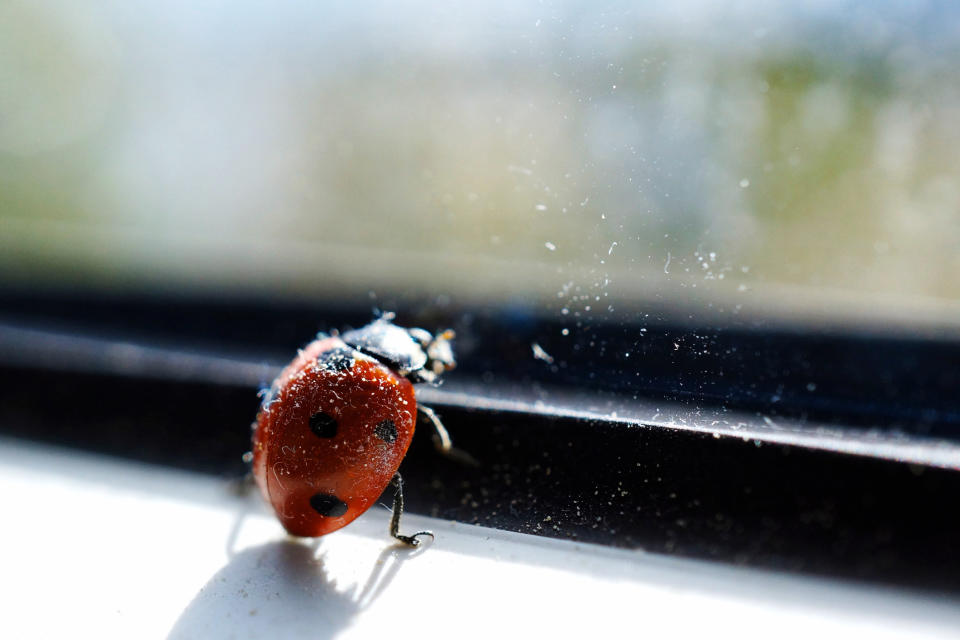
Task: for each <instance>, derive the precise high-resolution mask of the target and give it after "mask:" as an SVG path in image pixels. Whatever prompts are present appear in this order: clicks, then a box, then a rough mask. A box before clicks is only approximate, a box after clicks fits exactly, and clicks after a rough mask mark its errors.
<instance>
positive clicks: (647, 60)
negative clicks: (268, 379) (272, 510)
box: [0, 0, 960, 329]
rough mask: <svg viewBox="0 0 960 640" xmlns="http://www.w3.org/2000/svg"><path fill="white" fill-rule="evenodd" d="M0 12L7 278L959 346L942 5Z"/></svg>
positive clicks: (122, 7)
mask: <svg viewBox="0 0 960 640" xmlns="http://www.w3.org/2000/svg"><path fill="white" fill-rule="evenodd" d="M665 4H667V3H624V2H617V3H589V2H560V3H551V2H542V3H541V2H527V3H515V2H510V3H507V2H501V3H466V4H455V3H442V4H434V3H426V2H399V3H398V2H389V3H387V2H382V3H372V4H371V3H368V4H363V5H359V4H357V5H355V4H352V3H313V2H301V3H296V2H278V3H250V2H208V3H192V2H186V1H183V0H177V1H172V2H135V1H134V2H120V1H116V2H93V3H85V4H84V5H83V7H80V6H79V5H77V4H76V3H72V2H67V1H66V0H61V1H56V0H42V1H30V2H27V1H21V0H7V1H6V2H3V3H0V271H2V276H3V278H4V279H5V280H6V281H12V282H19V283H28V284H30V283H60V284H64V283H65V284H67V285H68V286H75V285H88V284H95V285H97V286H107V287H119V288H126V289H150V288H156V287H161V288H164V289H174V290H178V289H194V290H196V289H199V290H202V291H231V292H237V291H240V292H254V293H257V292H259V293H264V292H266V293H270V294H274V295H290V296H310V297H323V296H341V297H342V296H358V297H366V296H368V295H370V293H371V292H374V293H375V294H376V295H380V296H384V295H394V296H397V295H400V296H405V295H418V296H429V297H435V298H436V299H437V300H438V301H441V302H444V303H445V302H447V301H449V300H456V301H460V302H464V303H476V302H486V303H490V304H507V303H512V302H515V301H517V300H521V301H523V302H524V303H528V304H534V305H538V306H542V307H543V308H544V309H545V310H546V311H547V312H549V313H560V314H564V315H570V316H572V317H576V318H580V319H583V318H598V317H602V316H604V315H606V314H618V313H620V314H622V313H628V314H636V313H643V312H644V310H645V309H646V308H648V305H652V304H654V303H656V305H659V306H658V307H657V308H658V309H662V308H673V309H676V310H678V311H680V312H683V311H684V310H694V311H697V312H703V313H708V314H717V315H721V316H723V315H725V316H734V315H736V316H738V317H743V316H744V315H746V316H748V317H756V318H766V319H787V320H803V321H815V322H820V323H827V324H830V323H836V322H841V323H842V322H854V323H856V324H862V323H868V324H872V325H875V326H878V327H884V326H906V327H907V328H921V327H924V328H925V327H930V326H935V327H949V328H951V329H955V328H957V327H960V277H958V276H960V126H958V123H960V65H958V64H957V61H958V60H960V5H956V4H953V3H949V2H941V3H937V2H909V3H894V2H875V3H868V2H862V3H856V2H833V3H827V2H813V3H811V2H802V3H801V2H780V3H772V2H759V1H753V2H750V1H748V2H739V3H712V2H701V1H694V0H682V1H680V2H676V3H670V6H669V7H668V6H663V5H665Z"/></svg>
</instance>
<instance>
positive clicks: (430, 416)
mask: <svg viewBox="0 0 960 640" xmlns="http://www.w3.org/2000/svg"><path fill="white" fill-rule="evenodd" d="M417 421H418V422H426V423H428V424H429V425H430V426H431V427H432V428H433V446H434V447H436V449H437V451H439V452H440V453H442V454H444V455H448V454H449V453H450V452H451V451H453V440H451V439H450V434H449V433H448V432H447V428H446V427H444V426H443V423H442V422H440V418H439V417H438V416H437V414H436V412H435V411H434V410H433V409H431V408H430V407H425V406H423V405H422V404H421V405H418V406H417Z"/></svg>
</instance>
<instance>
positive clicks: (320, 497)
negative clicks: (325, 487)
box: [310, 493, 347, 518]
mask: <svg viewBox="0 0 960 640" xmlns="http://www.w3.org/2000/svg"><path fill="white" fill-rule="evenodd" d="M310 506H311V507H313V510H314V511H316V512H317V513H319V514H320V515H322V516H328V517H330V518H339V517H340V516H342V515H343V514H345V513H346V512H347V505H346V503H344V502H343V500H341V499H340V498H338V497H337V496H335V495H333V494H332V493H315V494H313V496H312V497H311V498H310Z"/></svg>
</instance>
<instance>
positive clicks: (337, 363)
mask: <svg viewBox="0 0 960 640" xmlns="http://www.w3.org/2000/svg"><path fill="white" fill-rule="evenodd" d="M317 364H318V365H320V367H322V368H323V369H326V370H327V371H335V372H336V373H343V372H345V371H350V369H352V368H353V351H352V350H350V349H344V348H343V347H337V348H336V349H330V350H329V351H324V352H323V353H321V354H320V355H319V356H317Z"/></svg>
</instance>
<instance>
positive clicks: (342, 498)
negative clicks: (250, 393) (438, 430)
mask: <svg viewBox="0 0 960 640" xmlns="http://www.w3.org/2000/svg"><path fill="white" fill-rule="evenodd" d="M416 415H417V401H416V397H415V396H414V391H413V385H412V384H411V383H410V381H409V380H407V379H405V378H402V377H400V376H399V375H397V374H396V373H395V372H394V371H393V370H391V369H390V368H389V367H387V366H385V365H383V364H381V363H380V362H378V361H377V360H374V359H373V358H370V357H368V356H365V355H363V354H361V353H360V352H359V351H356V350H355V349H352V348H350V347H348V346H347V345H346V344H345V343H344V342H343V341H341V340H340V339H339V338H322V339H319V340H316V341H314V342H312V343H310V344H309V345H307V347H306V348H304V349H303V350H301V351H300V353H299V354H298V355H297V357H296V358H295V359H294V360H293V362H291V363H290V364H289V365H288V366H287V367H286V368H285V369H284V370H283V371H282V372H281V373H280V375H279V376H278V377H277V379H276V380H275V381H274V383H273V386H272V388H271V390H270V393H269V394H268V396H267V398H265V399H264V403H263V405H262V407H261V410H260V413H259V414H258V416H257V424H256V429H255V432H254V436H253V475H254V478H255V479H256V482H257V485H258V486H259V487H260V491H261V493H263V496H264V497H265V498H266V500H267V502H269V503H270V504H271V505H272V506H273V509H274V511H276V514H277V517H278V518H279V519H280V522H281V523H282V524H283V526H284V528H285V529H286V530H287V531H288V532H289V533H291V534H293V535H295V536H306V537H316V536H322V535H325V534H327V533H331V532H332V531H336V530H337V529H339V528H340V527H343V526H346V525H347V524H349V523H350V522H352V521H353V520H354V519H355V518H357V517H358V516H359V515H360V514H362V513H363V512H364V511H366V510H367V509H369V508H370V507H371V506H372V505H373V503H374V502H375V501H376V500H377V498H379V497H380V494H381V493H383V490H384V489H386V487H387V485H388V484H389V483H390V480H391V479H392V478H393V475H394V474H395V473H396V471H397V468H398V467H399V466H400V462H401V461H402V460H403V456H404V455H406V453H407V448H408V447H409V446H410V441H411V440H412V439H413V430H414V426H415V423H416Z"/></svg>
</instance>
